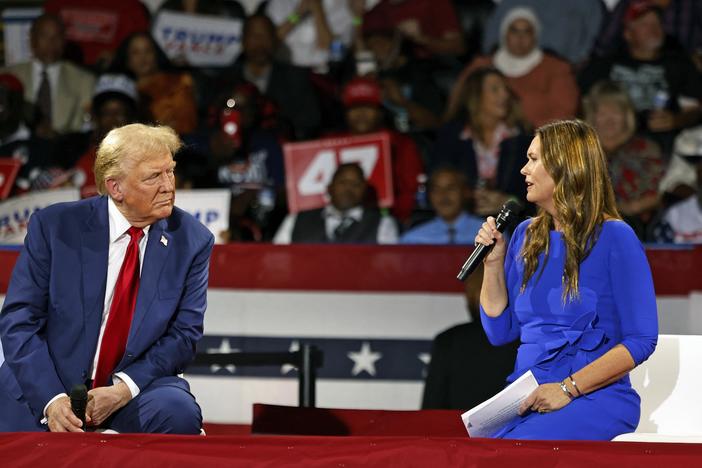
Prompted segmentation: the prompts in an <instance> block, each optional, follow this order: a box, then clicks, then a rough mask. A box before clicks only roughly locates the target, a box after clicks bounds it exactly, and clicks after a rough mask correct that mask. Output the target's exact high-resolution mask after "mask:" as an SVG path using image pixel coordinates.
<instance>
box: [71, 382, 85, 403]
mask: <svg viewBox="0 0 702 468" xmlns="http://www.w3.org/2000/svg"><path fill="white" fill-rule="evenodd" d="M87 399H88V389H87V387H86V386H85V385H83V384H76V385H74V386H73V388H72V389H71V400H75V401H79V400H87Z"/></svg>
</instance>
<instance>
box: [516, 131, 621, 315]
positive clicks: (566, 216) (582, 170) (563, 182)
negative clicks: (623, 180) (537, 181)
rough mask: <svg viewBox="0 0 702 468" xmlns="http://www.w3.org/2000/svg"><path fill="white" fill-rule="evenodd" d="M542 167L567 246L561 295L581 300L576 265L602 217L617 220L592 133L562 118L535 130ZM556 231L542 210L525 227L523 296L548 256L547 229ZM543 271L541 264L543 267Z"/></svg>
mask: <svg viewBox="0 0 702 468" xmlns="http://www.w3.org/2000/svg"><path fill="white" fill-rule="evenodd" d="M536 136H537V137H538V138H539V139H540V141H541V158H542V162H543V165H544V168H545V169H546V171H547V172H548V173H549V175H550V176H551V177H552V178H553V182H554V184H555V188H554V190H553V204H554V207H555V211H556V218H557V219H558V223H559V226H560V228H561V229H562V235H563V240H564V242H565V245H566V261H565V270H564V272H563V296H562V300H563V302H564V303H565V302H566V300H568V299H575V298H578V297H579V291H578V279H579V270H580V264H581V263H582V262H583V260H585V259H586V258H587V256H588V255H589V254H590V251H591V250H592V248H593V246H594V245H595V242H597V237H598V236H599V233H600V229H601V228H602V223H604V221H605V220H606V219H621V218H620V216H619V212H618V211H617V207H616V203H615V200H614V191H613V190H612V183H611V181H610V178H609V173H608V171H607V161H606V159H605V155H604V151H602V146H601V145H600V140H599V138H598V137H597V133H596V132H595V130H594V129H593V128H592V127H591V126H590V125H588V124H587V123H585V122H583V121H580V120H563V121H556V122H553V123H549V124H547V125H544V126H542V127H540V128H538V129H537V130H536ZM554 227H555V222H554V219H553V217H552V216H551V214H549V213H548V212H546V210H544V209H543V208H541V209H540V210H539V213H538V215H537V216H536V217H535V218H534V219H533V220H532V222H531V224H530V225H529V227H528V228H527V231H526V236H525V240H524V245H523V246H522V252H521V255H522V258H523V259H524V279H523V281H522V288H521V289H522V292H523V291H524V289H525V288H526V284H527V282H528V281H529V279H530V278H531V277H532V276H533V275H534V273H535V272H536V270H537V268H538V266H539V265H538V263H539V259H538V256H539V254H540V253H542V252H543V253H544V263H545V262H546V260H547V258H548V249H549V237H550V235H549V231H550V230H551V229H553V228H554ZM542 271H543V266H542Z"/></svg>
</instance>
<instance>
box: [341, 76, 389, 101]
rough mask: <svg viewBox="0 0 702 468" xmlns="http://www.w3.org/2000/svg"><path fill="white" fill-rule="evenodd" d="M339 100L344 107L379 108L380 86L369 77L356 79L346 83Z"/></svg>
mask: <svg viewBox="0 0 702 468" xmlns="http://www.w3.org/2000/svg"><path fill="white" fill-rule="evenodd" d="M341 100H342V102H343V103H344V106H346V107H353V106H362V105H367V106H380V105H381V103H382V99H381V97H380V85H379V84H378V82H377V81H376V80H375V79H373V78H369V77H365V76H364V77H357V78H354V79H352V80H351V81H349V82H348V83H346V86H344V90H343V92H342V95H341Z"/></svg>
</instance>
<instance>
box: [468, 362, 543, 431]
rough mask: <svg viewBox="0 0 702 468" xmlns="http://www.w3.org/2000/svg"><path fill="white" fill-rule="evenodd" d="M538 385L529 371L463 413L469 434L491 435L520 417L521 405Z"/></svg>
mask: <svg viewBox="0 0 702 468" xmlns="http://www.w3.org/2000/svg"><path fill="white" fill-rule="evenodd" d="M538 386H539V383H538V382H537V381H536V379H535V378H534V374H532V373H531V371H527V372H526V373H525V374H523V375H522V376H521V377H519V378H518V379H517V380H515V381H514V382H512V383H511V384H510V385H509V386H507V387H505V389H504V390H502V391H501V392H500V393H498V394H497V395H495V396H494V397H492V398H490V399H489V400H486V401H484V402H482V403H480V404H479V405H478V406H476V407H474V408H471V409H469V410H468V411H466V412H465V413H463V414H462V415H461V419H463V424H464V425H465V426H466V430H467V431H468V434H469V435H470V436H471V437H490V436H491V435H493V434H494V433H495V432H496V431H497V430H498V429H500V428H501V427H503V426H504V425H505V424H508V423H510V422H512V421H513V420H515V419H517V418H519V417H520V416H519V413H518V412H517V411H518V410H519V405H520V404H521V403H522V401H524V400H525V399H526V397H528V396H529V394H531V392H533V391H534V390H535V389H536V387H538Z"/></svg>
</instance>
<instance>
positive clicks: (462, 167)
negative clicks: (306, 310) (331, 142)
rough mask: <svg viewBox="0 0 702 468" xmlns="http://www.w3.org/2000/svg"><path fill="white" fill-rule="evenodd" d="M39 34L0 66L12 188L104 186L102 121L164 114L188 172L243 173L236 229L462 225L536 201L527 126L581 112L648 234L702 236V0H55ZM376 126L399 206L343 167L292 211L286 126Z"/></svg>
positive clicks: (397, 233)
mask: <svg viewBox="0 0 702 468" xmlns="http://www.w3.org/2000/svg"><path fill="white" fill-rule="evenodd" d="M164 13H169V14H177V15H186V16H185V17H186V18H189V17H190V16H188V15H192V17H193V18H196V17H197V18H202V17H208V18H211V19H212V21H213V22H216V21H222V20H223V19H233V20H236V21H240V22H241V24H240V25H241V29H240V32H241V35H240V38H241V53H240V54H239V55H238V56H237V57H234V58H233V59H232V61H231V63H227V64H224V65H220V66H210V65H208V66H203V65H198V64H196V63H190V62H189V60H190V59H189V56H188V54H186V53H182V54H175V55H174V54H173V51H165V50H163V48H162V44H161V45H159V42H158V41H157V40H155V38H154V36H153V35H152V32H153V29H152V28H154V27H155V24H156V22H157V19H158V18H159V15H161V14H164ZM97 26H99V27H97ZM30 45H31V51H32V59H31V60H29V61H27V62H25V63H17V64H12V65H8V66H6V67H5V68H3V69H2V70H0V157H11V158H15V159H17V160H19V161H20V163H21V168H20V171H19V174H18V176H17V178H16V181H15V186H14V187H13V189H12V192H11V193H12V195H20V194H22V193H26V192H28V191H32V190H45V189H50V188H53V187H60V186H66V185H72V186H76V187H78V188H79V189H80V191H81V196H84V197H87V196H91V195H93V194H95V186H94V180H93V177H92V164H93V161H94V156H95V149H96V145H97V144H98V143H99V142H100V140H101V138H102V137H103V136H104V135H105V134H106V133H107V132H108V131H109V130H110V129H112V128H114V127H117V126H121V125H124V124H127V123H130V122H145V123H158V124H164V125H168V126H171V127H173V128H174V129H175V130H176V131H177V132H178V133H179V134H180V136H181V137H182V139H183V140H184V141H185V143H186V145H185V147H184V150H182V151H181V152H180V153H179V154H178V155H176V160H177V161H178V166H177V184H178V186H179V187H181V188H195V189H197V188H215V187H217V188H226V189H228V190H229V192H230V194H231V210H230V213H231V214H230V220H229V221H230V222H229V225H230V229H229V231H228V232H227V233H225V235H224V237H225V238H226V239H228V240H230V241H275V242H279V243H288V242H364V243H396V242H402V243H436V244H446V243H469V242H471V239H472V238H473V235H474V231H475V229H476V226H477V225H478V223H479V220H480V219H481V218H483V217H485V216H486V215H490V214H495V213H496V212H498V211H499V209H500V207H501V206H502V204H503V203H504V202H505V201H506V200H508V199H509V198H511V197H516V198H520V199H524V198H525V194H526V188H525V184H524V180H523V176H521V174H520V172H519V171H520V169H521V167H522V165H523V163H524V161H526V149H527V147H528V145H529V143H530V141H531V138H532V135H533V130H534V129H535V128H537V127H538V126H540V125H543V124H545V123H547V122H549V121H552V120H554V119H566V118H576V117H577V118H581V119H584V120H586V121H588V122H589V123H590V124H591V125H593V127H594V128H595V129H596V130H597V131H598V133H599V135H600V138H601V141H602V145H603V148H604V150H605V152H606V154H607V156H608V158H609V162H610V175H611V178H612V181H613V185H614V187H615V192H616V197H617V203H618V206H619V210H620V212H621V214H622V215H623V216H624V217H625V219H626V220H627V222H629V223H630V224H631V225H632V226H633V227H634V228H635V230H636V232H637V233H638V235H639V236H640V238H641V239H642V240H643V241H646V242H702V208H701V206H702V196H700V193H702V188H700V187H701V186H702V182H699V183H698V179H699V177H700V176H701V175H702V174H701V173H702V169H700V167H702V163H700V162H699V161H700V160H701V159H702V5H700V2H697V1H693V0H618V1H611V0H610V1H607V2H606V4H605V2H604V1H602V0H569V1H567V2H565V1H561V0H501V1H499V2H494V3H493V2H492V1H491V0H482V1H481V0H455V1H451V0H261V1H246V2H244V1H241V2H239V1H236V0H217V1H214V0H213V1H206V2H205V1H197V0H167V1H165V2H163V1H161V2H159V1H144V3H142V2H140V1H138V0H123V1H120V2H112V1H109V0H99V1H98V0H90V1H88V0H48V1H46V3H45V4H44V13H43V14H42V15H41V16H39V17H38V18H37V19H36V20H35V21H34V22H33V24H32V26H31V31H30ZM375 132H385V133H386V134H387V135H388V136H389V141H390V152H391V155H390V156H391V158H390V159H391V166H392V167H391V173H392V180H393V186H392V192H393V196H394V205H393V206H392V207H390V208H382V209H380V208H378V206H376V200H377V199H376V198H374V196H373V194H372V193H369V192H372V191H370V190H369V187H370V184H369V183H368V182H367V180H366V178H367V177H368V174H365V173H364V172H363V170H362V169H361V167H360V166H354V165H349V164H342V165H340V166H339V167H338V168H337V171H336V172H335V174H334V176H333V178H332V180H330V181H329V185H328V187H327V192H328V194H327V195H328V196H327V199H328V204H327V206H324V207H319V208H318V209H315V210H311V211H305V212H300V213H296V214H290V213H288V205H287V201H286V174H285V164H284V157H283V145H284V144H285V143H289V142H299V141H308V140H314V139H318V138H327V137H329V138H333V137H347V136H356V135H366V134H371V133H375ZM427 182H428V184H427Z"/></svg>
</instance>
